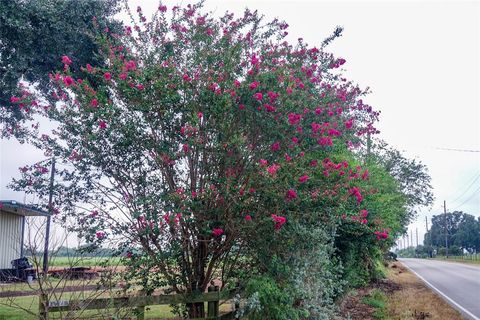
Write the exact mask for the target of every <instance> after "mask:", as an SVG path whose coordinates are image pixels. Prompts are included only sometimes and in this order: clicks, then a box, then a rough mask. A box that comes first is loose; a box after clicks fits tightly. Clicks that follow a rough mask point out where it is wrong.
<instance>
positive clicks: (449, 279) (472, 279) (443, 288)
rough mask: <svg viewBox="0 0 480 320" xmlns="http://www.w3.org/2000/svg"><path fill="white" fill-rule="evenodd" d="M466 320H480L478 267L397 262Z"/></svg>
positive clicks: (434, 262) (479, 271) (479, 269)
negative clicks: (414, 274)
mask: <svg viewBox="0 0 480 320" xmlns="http://www.w3.org/2000/svg"><path fill="white" fill-rule="evenodd" d="M399 260H400V261H401V262H402V263H403V264H404V265H406V266H407V267H408V268H409V269H410V270H412V271H413V272H414V273H416V274H417V276H419V277H420V279H422V280H423V281H424V282H425V283H426V284H427V285H428V286H429V287H430V288H432V289H433V290H434V291H436V292H437V293H438V294H439V295H440V296H442V298H444V299H445V300H446V301H447V302H448V303H450V305H452V306H453V307H455V308H456V309H458V310H459V311H460V312H462V314H463V315H464V316H465V318H466V319H473V320H480V266H476V265H467V264H462V263H454V262H443V261H437V260H426V259H405V258H404V259H399Z"/></svg>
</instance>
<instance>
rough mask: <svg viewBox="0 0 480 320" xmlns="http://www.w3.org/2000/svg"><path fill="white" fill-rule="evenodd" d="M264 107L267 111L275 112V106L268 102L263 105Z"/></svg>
mask: <svg viewBox="0 0 480 320" xmlns="http://www.w3.org/2000/svg"><path fill="white" fill-rule="evenodd" d="M263 107H264V108H265V110H267V112H275V111H277V108H275V107H274V106H272V105H270V104H266V105H264V106H263Z"/></svg>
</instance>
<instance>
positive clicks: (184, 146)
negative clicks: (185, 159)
mask: <svg viewBox="0 0 480 320" xmlns="http://www.w3.org/2000/svg"><path fill="white" fill-rule="evenodd" d="M189 149H190V147H189V146H188V144H184V145H183V146H182V150H183V152H185V153H187V152H188V150H189Z"/></svg>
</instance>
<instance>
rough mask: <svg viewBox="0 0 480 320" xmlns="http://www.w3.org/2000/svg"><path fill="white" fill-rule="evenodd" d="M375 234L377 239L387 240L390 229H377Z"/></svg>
mask: <svg viewBox="0 0 480 320" xmlns="http://www.w3.org/2000/svg"><path fill="white" fill-rule="evenodd" d="M374 234H375V236H376V237H377V240H385V239H387V238H388V230H387V229H383V231H375V232H374Z"/></svg>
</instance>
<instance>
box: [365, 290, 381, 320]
mask: <svg viewBox="0 0 480 320" xmlns="http://www.w3.org/2000/svg"><path fill="white" fill-rule="evenodd" d="M362 302H363V303H365V304H367V305H369V306H371V307H373V308H375V311H374V313H373V316H374V318H375V319H384V318H385V316H386V306H387V297H386V296H385V294H384V293H383V292H382V291H381V290H379V289H374V290H372V292H370V294H369V295H368V296H366V297H364V298H363V300H362Z"/></svg>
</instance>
